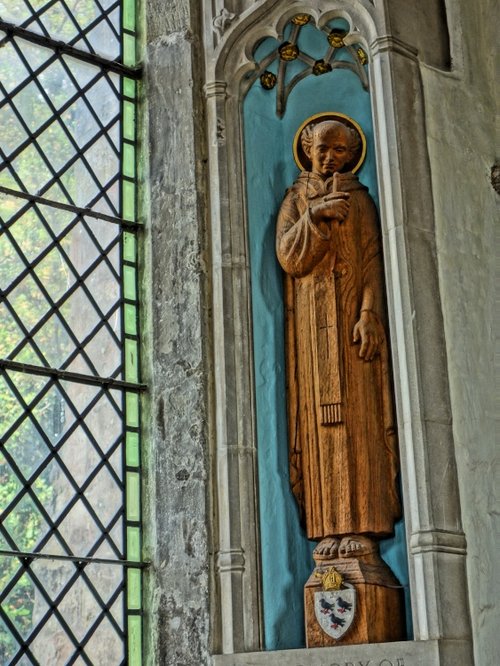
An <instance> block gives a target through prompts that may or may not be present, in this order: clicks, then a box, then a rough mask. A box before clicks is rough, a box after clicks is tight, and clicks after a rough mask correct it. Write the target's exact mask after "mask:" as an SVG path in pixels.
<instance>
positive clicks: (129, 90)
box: [123, 79, 136, 115]
mask: <svg viewBox="0 0 500 666" xmlns="http://www.w3.org/2000/svg"><path fill="white" fill-rule="evenodd" d="M135 92H136V87H135V81H134V79H123V94H124V95H125V97H130V98H132V99H134V98H135ZM134 115H135V111H134Z"/></svg>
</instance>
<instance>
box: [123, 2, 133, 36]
mask: <svg viewBox="0 0 500 666" xmlns="http://www.w3.org/2000/svg"><path fill="white" fill-rule="evenodd" d="M122 17H123V19H122V20H123V28H124V29H125V30H130V31H131V32H134V31H135V0H124V1H123V3H122Z"/></svg>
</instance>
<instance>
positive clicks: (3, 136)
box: [0, 32, 120, 215]
mask: <svg viewBox="0 0 500 666" xmlns="http://www.w3.org/2000/svg"><path fill="white" fill-rule="evenodd" d="M0 46H4V48H2V49H0V69H1V70H2V72H4V71H5V72H6V75H5V80H4V79H3V77H2V82H1V83H0V91H1V92H2V94H3V98H2V99H1V100H0V124H1V125H2V127H4V128H7V130H8V131H3V132H2V133H0V150H1V152H2V153H3V154H4V155H5V156H6V158H8V159H6V160H5V161H4V162H3V163H2V164H1V165H0V185H3V186H5V187H14V189H19V190H21V191H24V192H37V193H38V194H40V195H44V196H47V197H48V198H53V199H56V200H57V201H63V202H64V203H67V204H70V205H74V206H80V207H92V208H94V209H95V210H99V211H100V212H105V213H107V214H111V215H118V214H119V186H118V181H119V176H120V148H119V145H118V142H117V136H118V127H119V118H120V95H119V92H118V86H119V78H118V76H117V75H115V74H111V73H109V72H106V71H105V70H103V69H101V68H99V67H96V66H94V65H91V64H88V63H82V62H79V61H78V60H76V59H75V58H72V57H69V56H66V55H64V56H63V55H56V54H54V52H53V51H52V50H50V49H47V48H44V47H41V46H38V45H34V44H31V43H29V42H27V41H26V40H22V39H19V38H14V37H9V36H6V35H5V33H2V32H0ZM7 93H8V94H9V96H7ZM55 187H57V192H55V191H54V188H55Z"/></svg>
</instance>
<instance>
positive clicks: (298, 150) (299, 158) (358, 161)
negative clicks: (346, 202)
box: [293, 111, 366, 173]
mask: <svg viewBox="0 0 500 666" xmlns="http://www.w3.org/2000/svg"><path fill="white" fill-rule="evenodd" d="M325 120H336V121H337V122H339V123H343V124H344V125H347V127H350V128H351V129H353V130H355V131H356V132H357V133H358V135H359V138H360V139H361V148H360V150H358V151H357V153H356V155H355V156H354V158H353V159H352V161H351V162H350V163H349V165H348V166H350V165H353V166H350V168H349V169H348V170H349V171H352V172H353V173H356V171H358V169H359V168H360V167H361V165H362V164H363V162H364V160H365V157H366V137H365V134H364V132H363V130H362V129H361V127H360V126H359V125H358V123H357V122H356V121H355V120H353V119H352V118H350V117H349V116H346V115H345V114H344V113H338V112H337V111H324V112H323V113H316V114H315V115H314V116H310V117H309V118H307V120H304V122H303V123H302V125H301V126H300V127H299V129H298V130H297V131H296V132H295V136H294V138H293V159H294V160H295V164H296V165H297V166H298V167H299V169H300V170H301V171H309V170H310V168H311V160H310V159H309V158H308V157H307V155H306V154H305V152H304V150H303V148H302V143H301V141H300V135H301V134H302V130H303V129H304V128H305V127H307V125H310V124H311V123H314V124H316V123H322V122H324V121H325Z"/></svg>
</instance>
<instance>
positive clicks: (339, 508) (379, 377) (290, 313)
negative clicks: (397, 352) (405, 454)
mask: <svg viewBox="0 0 500 666" xmlns="http://www.w3.org/2000/svg"><path fill="white" fill-rule="evenodd" d="M336 177H337V178H338V185H337V186H338V190H339V191H342V192H348V193H349V194H350V208H349V213H348V215H347V217H346V219H345V220H344V221H343V222H342V223H340V224H339V223H338V222H321V223H319V224H315V223H313V222H312V220H311V218H310V215H309V204H310V203H311V200H313V199H315V198H317V197H320V196H324V195H326V194H327V193H329V192H331V190H332V178H329V179H328V180H326V181H323V179H322V178H321V177H320V176H318V175H317V174H315V173H311V172H303V173H302V174H300V176H299V177H298V179H297V180H296V181H295V183H294V184H293V186H292V187H291V188H290V189H289V190H288V192H287V194H286V196H285V198H284V201H283V204H282V206H281V209H280V213H279V217H278V224H277V238H276V248H277V256H278V259H279V262H280V264H281V266H282V267H283V269H284V271H285V272H286V274H287V275H286V277H285V308H286V361H287V399H288V405H287V406H288V429H289V432H288V435H289V447H290V476H291V483H292V489H293V492H294V494H295V497H296V498H297V501H298V503H299V507H300V509H301V512H302V515H303V518H304V521H305V526H306V531H307V536H308V537H309V538H310V539H316V540H321V539H323V538H325V537H328V536H340V535H346V534H366V535H374V536H379V537H381V536H385V535H389V534H391V533H392V532H393V525H394V521H395V519H397V518H398V517H399V515H400V504H399V499H398V494H397V488H396V475H397V469H398V461H397V447H396V434H395V429H394V419H393V405H392V393H391V387H390V379H389V366H388V352H387V341H386V339H385V334H384V333H383V330H385V329H386V322H385V305H384V280H383V268H382V257H381V240H380V234H379V228H378V219H377V213H376V209H375V205H374V203H373V200H372V198H371V197H370V195H369V193H368V191H367V189H366V188H365V187H364V186H363V185H361V184H360V183H359V181H358V179H357V177H356V176H354V175H353V174H352V173H347V174H340V175H337V176H336ZM366 288H370V289H371V290H372V293H373V305H372V307H371V310H372V311H373V312H374V313H375V315H376V317H377V318H378V321H379V323H380V329H381V334H382V335H383V336H384V338H383V343H382V345H381V348H380V352H379V353H378V354H377V355H376V356H375V358H374V359H373V360H372V361H365V360H363V359H361V358H359V348H360V345H359V343H358V344H354V342H353V329H354V326H355V324H356V323H357V321H358V320H359V317H360V310H361V304H362V300H363V294H364V291H365V289H366Z"/></svg>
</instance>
